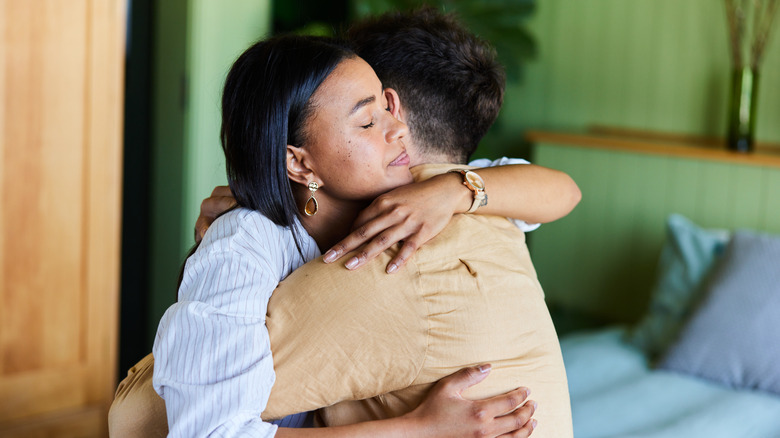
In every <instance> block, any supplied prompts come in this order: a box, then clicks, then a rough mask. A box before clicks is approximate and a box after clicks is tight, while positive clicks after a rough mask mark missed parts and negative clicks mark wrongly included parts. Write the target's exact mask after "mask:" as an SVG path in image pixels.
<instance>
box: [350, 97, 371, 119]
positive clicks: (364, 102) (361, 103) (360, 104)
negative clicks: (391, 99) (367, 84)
mask: <svg viewBox="0 0 780 438" xmlns="http://www.w3.org/2000/svg"><path fill="white" fill-rule="evenodd" d="M375 101H376V96H371V97H366V98H365V99H360V101H359V102H358V103H356V104H355V106H353V107H352V110H350V111H349V115H350V116H351V115H352V114H355V113H356V112H357V110H359V109H360V108H363V107H364V106H366V105H368V104H369V103H373V102H375Z"/></svg>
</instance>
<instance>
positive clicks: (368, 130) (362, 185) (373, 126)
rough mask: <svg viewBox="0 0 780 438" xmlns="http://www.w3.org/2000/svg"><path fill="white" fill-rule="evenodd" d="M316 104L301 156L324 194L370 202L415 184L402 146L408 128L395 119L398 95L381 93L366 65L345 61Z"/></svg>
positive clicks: (320, 90) (325, 84)
mask: <svg viewBox="0 0 780 438" xmlns="http://www.w3.org/2000/svg"><path fill="white" fill-rule="evenodd" d="M312 99H313V104H314V111H313V112H312V116H311V117H310V118H309V120H308V121H307V122H306V126H305V130H306V137H307V144H306V145H305V146H304V147H302V148H301V150H302V151H305V152H304V153H305V158H306V159H308V160H309V161H308V166H309V167H310V168H311V169H312V171H313V172H314V174H315V177H316V178H317V179H318V180H319V181H318V183H319V184H320V187H321V190H322V191H323V192H327V193H328V194H329V195H330V196H333V197H335V198H340V199H346V200H367V199H373V198H374V197H376V196H377V195H379V194H382V193H384V192H386V191H388V190H391V189H393V188H396V187H398V186H401V185H404V184H408V183H410V182H412V176H411V173H410V172H409V156H408V155H407V154H406V148H405V146H404V144H403V137H404V136H405V135H407V134H408V128H407V127H406V125H405V124H403V123H402V122H400V121H399V120H398V119H396V117H395V116H396V115H397V112H398V100H397V99H398V95H397V94H395V92H394V91H392V90H383V89H382V83H381V82H380V81H379V78H377V76H376V74H375V73H374V70H373V69H372V68H371V67H370V66H369V65H368V64H367V63H366V62H365V61H363V60H362V59H360V58H354V59H347V60H344V61H342V62H341V64H339V65H338V67H336V69H335V70H333V72H332V73H331V74H330V76H328V77H327V78H326V79H325V81H323V82H322V84H321V85H320V86H319V87H318V88H317V91H316V92H315V93H314V95H313V96H312ZM304 164H305V163H304Z"/></svg>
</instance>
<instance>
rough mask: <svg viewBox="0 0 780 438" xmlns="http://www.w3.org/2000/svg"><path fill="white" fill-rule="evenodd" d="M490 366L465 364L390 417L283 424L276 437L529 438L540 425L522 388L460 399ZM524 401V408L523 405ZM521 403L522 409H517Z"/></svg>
mask: <svg viewBox="0 0 780 438" xmlns="http://www.w3.org/2000/svg"><path fill="white" fill-rule="evenodd" d="M489 370H490V368H489V366H485V365H483V366H481V367H471V368H464V369H462V370H460V371H458V372H456V373H454V374H452V375H450V376H448V377H445V378H443V379H442V380H441V381H439V383H437V384H436V386H434V387H433V388H432V389H431V392H430V394H429V395H428V397H427V398H426V400H425V401H424V402H423V403H422V404H421V405H420V406H418V407H417V409H415V410H414V411H412V412H410V413H408V414H406V415H404V416H401V417H398V418H391V419H387V420H379V421H369V422H365V423H358V424H352V425H349V426H338V427H328V428H315V429H286V428H280V429H279V430H278V431H277V433H276V436H277V437H278V438H297V437H314V438H330V437H334V438H335V437H346V438H350V437H376V438H385V437H387V438H391V437H403V438H413V437H442V438H445V437H463V436H480V437H497V436H506V437H528V436H530V435H531V433H532V432H533V429H534V427H536V420H532V419H531V416H532V415H533V413H534V410H535V409H536V403H535V402H533V401H530V400H529V401H527V402H526V399H527V397H528V390H527V389H525V388H519V389H516V390H514V391H511V392H509V393H507V394H504V395H500V396H496V397H493V398H490V399H486V400H477V401H470V400H466V399H464V398H463V397H461V393H462V392H463V391H464V390H466V388H468V387H470V386H472V385H475V384H477V383H479V382H481V381H482V380H484V379H485V377H487V375H488V372H489ZM521 405H522V406H521ZM518 407H519V408H518Z"/></svg>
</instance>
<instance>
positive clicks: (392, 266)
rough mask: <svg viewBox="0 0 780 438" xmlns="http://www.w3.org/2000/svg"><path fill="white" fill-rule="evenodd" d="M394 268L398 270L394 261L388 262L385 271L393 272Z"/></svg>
mask: <svg viewBox="0 0 780 438" xmlns="http://www.w3.org/2000/svg"><path fill="white" fill-rule="evenodd" d="M396 270H398V266H397V265H396V264H395V263H390V264H389V265H388V266H387V273H388V274H392V273H393V272H395V271H396Z"/></svg>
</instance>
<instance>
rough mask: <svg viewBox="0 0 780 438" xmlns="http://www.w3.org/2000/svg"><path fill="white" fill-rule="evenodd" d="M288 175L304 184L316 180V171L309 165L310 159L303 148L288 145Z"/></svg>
mask: <svg viewBox="0 0 780 438" xmlns="http://www.w3.org/2000/svg"><path fill="white" fill-rule="evenodd" d="M287 177H288V178H290V180H292V181H295V182H297V183H298V184H302V185H304V186H306V185H308V184H309V182H311V181H315V176H314V171H313V170H312V169H311V168H310V167H309V160H308V157H307V154H306V151H305V150H303V148H299V147H297V146H292V145H289V144H288V145H287ZM317 182H318V183H319V181H317Z"/></svg>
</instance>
